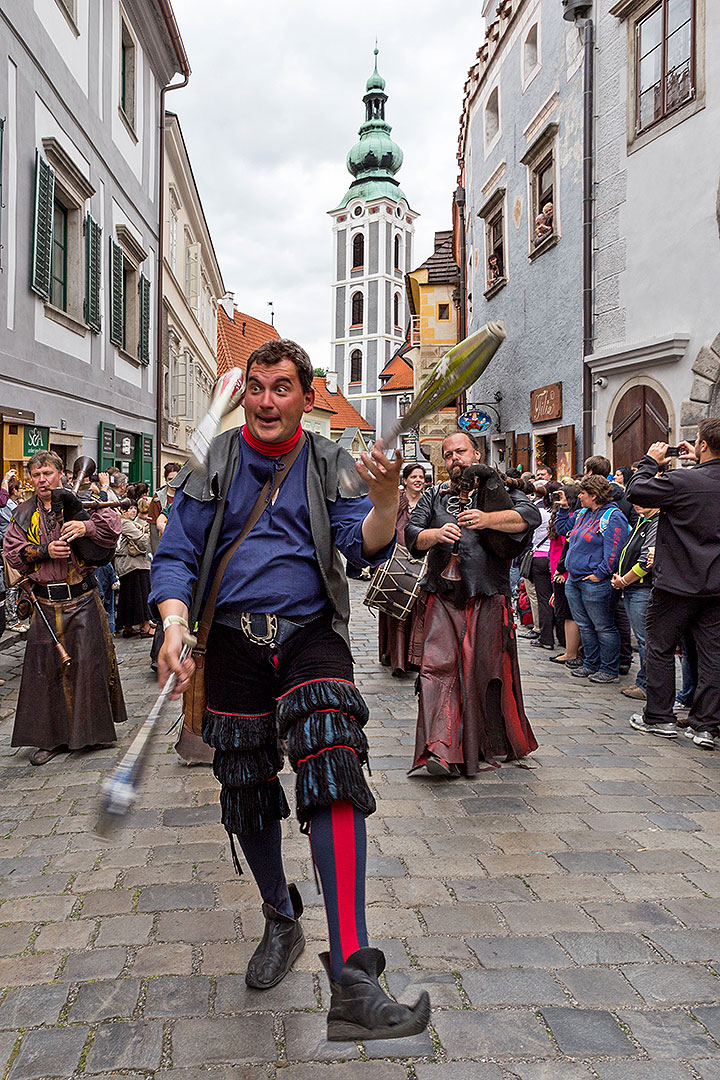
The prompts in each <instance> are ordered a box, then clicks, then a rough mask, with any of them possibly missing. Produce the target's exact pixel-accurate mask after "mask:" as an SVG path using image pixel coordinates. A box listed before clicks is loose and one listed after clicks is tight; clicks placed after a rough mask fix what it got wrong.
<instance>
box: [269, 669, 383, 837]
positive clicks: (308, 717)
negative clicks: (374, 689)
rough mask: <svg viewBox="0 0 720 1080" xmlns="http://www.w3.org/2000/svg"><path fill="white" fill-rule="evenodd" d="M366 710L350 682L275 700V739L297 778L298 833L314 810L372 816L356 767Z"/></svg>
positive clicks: (326, 683) (360, 761)
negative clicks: (343, 809)
mask: <svg viewBox="0 0 720 1080" xmlns="http://www.w3.org/2000/svg"><path fill="white" fill-rule="evenodd" d="M367 720H368V710H367V706H366V704H365V702H364V701H363V699H362V697H361V696H360V692H359V690H358V689H357V687H356V686H355V684H354V683H352V682H347V681H344V680H342V679H314V680H312V681H310V682H306V683H302V684H301V685H300V686H296V687H294V688H293V689H292V690H290V691H288V692H287V693H286V694H283V695H282V697H280V698H279V699H278V705H277V722H278V730H279V732H280V735H281V736H283V737H287V742H288V757H289V759H290V764H291V765H292V767H293V769H294V770H295V772H296V773H297V784H296V794H297V816H298V820H299V821H300V828H301V831H302V832H308V831H309V827H310V819H311V817H312V815H313V813H314V812H315V811H316V810H318V809H324V808H327V807H329V806H331V805H332V804H333V803H336V802H349V803H352V805H353V806H355V807H356V808H357V809H358V810H359V811H360V813H361V814H362V815H364V816H367V815H368V814H372V813H373V812H374V811H375V799H374V798H373V795H372V792H371V791H370V788H369V787H368V785H367V781H366V780H365V777H364V775H363V772H362V766H363V765H365V764H367V760H368V744H367V739H366V737H365V733H364V732H363V730H362V729H363V727H364V726H365V724H366V723H367Z"/></svg>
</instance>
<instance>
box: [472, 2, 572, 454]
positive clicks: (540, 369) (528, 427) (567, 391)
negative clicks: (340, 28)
mask: <svg viewBox="0 0 720 1080" xmlns="http://www.w3.org/2000/svg"><path fill="white" fill-rule="evenodd" d="M483 14H484V15H485V16H486V20H487V29H486V39H485V41H484V43H483V44H482V45H481V47H480V49H479V50H478V53H477V58H476V61H475V63H474V64H473V67H472V68H471V69H470V73H469V77H468V80H467V82H466V85H465V98H464V102H463V111H462V115H461V125H460V137H459V148H458V154H459V164H460V180H461V191H464V196H465V202H464V205H463V207H462V214H463V217H464V228H458V230H457V241H456V248H455V250H456V255H457V257H458V261H459V262H460V263H461V265H462V262H463V255H464V269H465V279H466V295H467V331H468V333H472V332H474V331H475V330H477V329H479V328H480V327H481V326H483V325H484V324H485V323H487V322H489V321H491V320H494V321H502V322H503V323H504V325H505V329H506V332H507V340H506V341H505V343H504V344H503V346H502V347H501V349H500V351H499V352H498V354H497V355H496V357H495V358H494V359H493V361H492V363H491V364H490V366H489V368H488V369H487V371H486V373H485V374H484V375H483V377H482V378H481V379H480V380H479V381H478V383H477V384H476V385H475V386H474V387H473V388H472V389H471V390H470V391H469V392H468V395H467V396H468V402H470V403H483V402H489V403H491V404H492V405H493V406H494V407H495V408H496V409H497V411H498V413H499V420H497V419H495V422H494V424H493V427H492V428H491V430H490V431H489V432H488V434H487V455H488V460H489V461H490V462H491V463H492V464H497V465H500V466H501V467H503V468H505V467H507V466H509V465H515V464H518V463H520V464H522V465H523V466H524V467H525V468H535V467H536V466H537V465H538V464H539V463H540V462H544V463H546V464H550V465H553V466H556V467H557V468H558V471H559V472H560V474H561V475H566V474H571V473H572V472H574V471H575V467H576V450H577V448H578V446H579V437H580V425H581V421H582V370H583V366H582V364H583V361H582V356H583V352H582V343H583V331H582V279H581V272H580V267H581V265H582V118H583V110H582V106H583V78H582V59H583V50H582V41H581V38H580V34H579V32H578V30H577V28H576V27H575V26H574V25H572V24H569V23H567V22H565V21H564V20H563V17H562V7H561V4H560V0H500V2H498V0H485V4H484V8H483ZM458 211H459V208H457V207H456V215H457V214H458ZM533 392H534V393H533ZM531 395H532V397H531ZM498 397H500V400H498Z"/></svg>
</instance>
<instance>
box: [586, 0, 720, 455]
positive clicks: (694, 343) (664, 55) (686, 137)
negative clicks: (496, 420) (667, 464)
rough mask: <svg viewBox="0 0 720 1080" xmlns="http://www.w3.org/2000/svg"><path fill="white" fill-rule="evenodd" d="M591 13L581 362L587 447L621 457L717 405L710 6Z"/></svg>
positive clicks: (717, 212)
mask: <svg viewBox="0 0 720 1080" xmlns="http://www.w3.org/2000/svg"><path fill="white" fill-rule="evenodd" d="M596 20H597V53H596V94H597V100H598V103H599V108H598V111H599V116H598V120H597V139H596V143H597V150H596V223H595V225H596V249H597V250H596V291H595V331H596V341H595V351H594V353H593V355H592V356H590V357H589V358H588V363H589V365H590V368H591V370H592V373H593V381H594V419H595V439H594V445H595V448H596V450H597V451H598V452H601V453H606V454H607V456H608V457H610V458H611V459H612V460H613V461H614V463H615V465H628V464H631V463H632V462H633V461H634V460H636V459H637V458H638V457H640V456H641V455H642V454H643V453H644V451H645V450H646V449H647V447H648V445H649V444H650V443H651V442H653V441H654V440H656V439H663V440H667V441H669V442H671V443H676V442H677V441H678V439H680V438H683V437H690V438H694V435H695V431H696V429H697V423H698V421H699V420H701V419H702V418H703V417H705V416H708V415H711V414H712V415H716V416H717V415H719V414H720V307H719V306H718V296H719V295H720V241H719V238H718V229H719V227H720V192H719V190H718V182H719V180H720V167H719V165H718V154H717V132H718V130H719V129H720V61H719V60H718V56H719V55H720V5H718V4H717V3H716V2H714V0H615V2H613V0H599V2H598V3H597V4H596ZM716 46H717V48H716Z"/></svg>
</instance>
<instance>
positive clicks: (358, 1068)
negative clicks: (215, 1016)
mask: <svg viewBox="0 0 720 1080" xmlns="http://www.w3.org/2000/svg"><path fill="white" fill-rule="evenodd" d="M421 1067H422V1066H419V1065H418V1066H416V1070H417V1069H419V1068H421ZM451 1068H452V1066H451V1065H448V1064H445V1065H443V1075H442V1077H439V1080H454V1078H453V1076H452V1074H448V1073H446V1072H445V1071H444V1070H446V1069H447V1070H450V1069H451ZM212 1075H213V1078H214V1076H215V1073H213V1074H212ZM159 1076H160V1073H157V1074H156V1080H157V1077H159ZM417 1076H418V1080H420V1073H419V1072H417ZM406 1077H407V1070H406V1068H405V1066H404V1065H401V1064H400V1063H399V1062H391V1061H386V1062H379V1061H343V1062H340V1061H336V1062H333V1064H332V1065H329V1064H321V1063H315V1064H312V1063H309V1062H305V1063H303V1064H302V1065H293V1064H290V1065H288V1066H287V1067H286V1068H283V1070H282V1080H406ZM499 1077H500V1073H499V1072H498V1073H497V1080H499ZM174 1078H175V1074H174V1073H173V1076H172V1078H171V1080H174ZM221 1080H222V1078H221ZM228 1080H230V1077H229V1076H228ZM263 1080H265V1073H263ZM466 1080H475V1073H470V1074H468V1075H467V1078H466ZM477 1080H496V1076H494V1075H492V1074H488V1076H487V1078H485V1077H484V1076H481V1074H479V1073H478V1076H477Z"/></svg>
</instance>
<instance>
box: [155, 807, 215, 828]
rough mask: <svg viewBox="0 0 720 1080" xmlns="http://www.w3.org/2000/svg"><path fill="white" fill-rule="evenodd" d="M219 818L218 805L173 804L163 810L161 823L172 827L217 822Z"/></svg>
mask: <svg viewBox="0 0 720 1080" xmlns="http://www.w3.org/2000/svg"><path fill="white" fill-rule="evenodd" d="M219 820H220V806H219V804H218V803H216V802H214V803H210V804H209V805H207V806H173V807H169V808H168V809H167V810H165V811H164V812H163V823H164V824H165V825H170V826H172V827H173V828H177V827H178V826H180V827H181V828H182V827H184V826H189V825H205V824H213V825H214V824H217V822H218V821H219Z"/></svg>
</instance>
